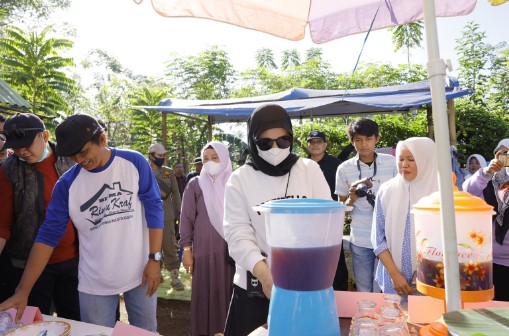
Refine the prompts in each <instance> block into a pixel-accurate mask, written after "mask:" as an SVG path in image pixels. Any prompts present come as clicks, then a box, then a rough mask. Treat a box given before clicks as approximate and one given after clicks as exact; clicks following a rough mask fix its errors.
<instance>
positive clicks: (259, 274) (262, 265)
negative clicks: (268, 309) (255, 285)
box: [253, 260, 273, 300]
mask: <svg viewBox="0 0 509 336" xmlns="http://www.w3.org/2000/svg"><path fill="white" fill-rule="evenodd" d="M253 275H254V276H255V277H256V278H257V279H258V281H260V283H261V284H262V289H263V293H264V294H265V296H266V297H267V299H269V300H270V294H271V293H272V285H273V281H272V274H271V273H270V269H269V266H268V265H267V263H266V262H265V260H260V261H259V262H257V263H256V265H255V267H254V268H253Z"/></svg>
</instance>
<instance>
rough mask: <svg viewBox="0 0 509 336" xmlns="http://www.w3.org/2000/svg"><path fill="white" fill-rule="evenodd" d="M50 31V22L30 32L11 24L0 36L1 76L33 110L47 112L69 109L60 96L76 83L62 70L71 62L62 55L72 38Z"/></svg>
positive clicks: (71, 44) (68, 47)
mask: <svg viewBox="0 0 509 336" xmlns="http://www.w3.org/2000/svg"><path fill="white" fill-rule="evenodd" d="M52 32H53V28H52V26H48V27H46V28H44V29H43V30H42V31H41V32H29V33H25V32H24V31H23V30H21V29H20V28H18V27H14V26H11V27H7V28H5V29H4V34H5V35H4V36H3V37H2V38H1V39H0V55H1V60H0V63H1V64H2V73H1V75H2V77H3V78H4V79H5V81H6V82H8V83H9V84H10V85H12V86H13V87H14V88H15V89H16V90H17V91H18V92H19V93H20V94H21V95H22V96H23V97H24V98H25V99H26V100H27V101H28V102H29V103H30V104H31V105H32V111H33V112H34V113H42V114H45V115H48V116H55V115H57V113H58V112H64V113H65V112H67V111H68V110H69V106H68V104H67V102H66V101H65V100H64V99H63V96H64V95H65V94H68V93H70V92H72V91H73V89H74V85H75V81H74V80H73V79H72V78H70V77H69V76H68V75H67V74H66V73H65V72H64V71H65V70H66V69H67V68H68V67H72V66H74V62H73V60H72V58H68V57H63V56H62V55H61V53H63V52H65V51H66V50H68V49H70V48H71V47H72V46H73V42H72V41H70V40H67V39H61V38H55V37H50V36H49V35H50V34H51V33H52Z"/></svg>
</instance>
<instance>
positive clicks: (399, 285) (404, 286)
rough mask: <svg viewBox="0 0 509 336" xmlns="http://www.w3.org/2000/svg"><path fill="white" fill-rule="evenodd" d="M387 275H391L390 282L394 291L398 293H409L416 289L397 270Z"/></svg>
mask: <svg viewBox="0 0 509 336" xmlns="http://www.w3.org/2000/svg"><path fill="white" fill-rule="evenodd" d="M389 275H390V276H391V280H392V284H393V285H394V289H395V290H396V293H398V294H399V295H410V294H413V293H415V291H416V289H415V288H413V287H412V286H410V285H409V284H408V281H407V280H406V278H405V276H404V275H403V274H401V272H399V271H397V272H394V274H389Z"/></svg>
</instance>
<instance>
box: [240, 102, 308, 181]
mask: <svg viewBox="0 0 509 336" xmlns="http://www.w3.org/2000/svg"><path fill="white" fill-rule="evenodd" d="M271 128H284V129H285V130H287V131H288V133H289V134H290V136H291V137H292V139H293V129H292V123H291V121H290V116H289V115H288V113H287V112H286V110H285V109H284V108H283V107H281V106H279V105H275V104H267V105H262V106H259V107H258V108H256V109H255V110H254V111H253V113H251V116H250V117H249V119H248V120H247V132H248V138H247V143H248V147H249V159H248V160H247V162H246V164H248V165H250V166H252V167H253V168H254V169H255V170H260V171H261V172H262V173H264V174H267V175H270V176H283V175H286V174H288V172H289V171H290V170H291V169H292V167H293V165H294V164H295V163H296V162H297V160H299V157H298V156H297V155H295V154H293V153H291V151H292V147H293V144H291V145H290V155H288V157H287V158H286V159H284V160H283V162H281V163H280V164H278V165H277V166H273V165H271V164H270V163H268V162H267V161H265V160H264V159H262V158H261V157H260V156H259V155H258V148H257V147H256V143H255V139H256V138H258V137H259V136H260V134H262V133H263V132H265V131H266V130H269V129H271Z"/></svg>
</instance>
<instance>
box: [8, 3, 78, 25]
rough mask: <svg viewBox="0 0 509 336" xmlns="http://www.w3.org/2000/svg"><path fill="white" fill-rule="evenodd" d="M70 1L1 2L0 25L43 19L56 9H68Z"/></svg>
mask: <svg viewBox="0 0 509 336" xmlns="http://www.w3.org/2000/svg"><path fill="white" fill-rule="evenodd" d="M70 5H71V0H2V1H0V25H3V24H2V23H7V22H8V23H9V24H12V23H14V22H16V21H21V20H23V19H31V20H33V19H44V18H47V17H49V15H50V14H51V13H53V12H54V11H55V10H56V9H65V8H69V6H70Z"/></svg>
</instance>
